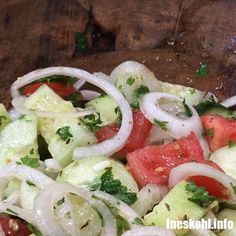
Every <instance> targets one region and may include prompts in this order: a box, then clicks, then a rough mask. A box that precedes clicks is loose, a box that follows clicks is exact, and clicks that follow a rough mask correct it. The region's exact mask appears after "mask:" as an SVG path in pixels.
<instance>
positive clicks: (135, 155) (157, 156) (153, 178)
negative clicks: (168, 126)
mask: <svg viewBox="0 0 236 236" xmlns="http://www.w3.org/2000/svg"><path fill="white" fill-rule="evenodd" d="M201 160H204V155H203V151H202V148H201V145H200V143H199V141H198V138H197V137H196V135H195V134H194V133H193V132H191V133H190V134H189V135H188V136H186V137H184V138H181V139H179V140H177V141H175V142H172V143H168V144H165V145H150V146H146V147H144V148H142V149H139V150H136V151H134V152H132V153H128V154H127V161H128V169H130V171H131V173H132V174H133V176H134V178H135V180H136V181H137V183H138V184H139V185H140V186H141V187H143V186H145V185H147V184H148V183H156V184H167V182H168V177H169V173H170V171H171V169H172V168H173V167H175V166H177V165H179V164H181V163H186V162H191V161H201Z"/></svg>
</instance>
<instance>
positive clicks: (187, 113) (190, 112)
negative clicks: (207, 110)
mask: <svg viewBox="0 0 236 236" xmlns="http://www.w3.org/2000/svg"><path fill="white" fill-rule="evenodd" d="M183 106H184V109H185V113H186V115H187V116H188V117H191V116H192V115H193V112H192V111H191V109H190V108H189V106H188V105H187V104H186V102H185V99H184V100H183Z"/></svg>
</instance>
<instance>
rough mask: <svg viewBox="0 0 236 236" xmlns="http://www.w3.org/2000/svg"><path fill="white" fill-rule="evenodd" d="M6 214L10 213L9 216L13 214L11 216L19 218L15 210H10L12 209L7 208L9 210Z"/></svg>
mask: <svg viewBox="0 0 236 236" xmlns="http://www.w3.org/2000/svg"><path fill="white" fill-rule="evenodd" d="M6 212H7V213H9V214H11V215H15V216H18V213H16V212H15V211H13V210H12V209H10V208H7V209H6Z"/></svg>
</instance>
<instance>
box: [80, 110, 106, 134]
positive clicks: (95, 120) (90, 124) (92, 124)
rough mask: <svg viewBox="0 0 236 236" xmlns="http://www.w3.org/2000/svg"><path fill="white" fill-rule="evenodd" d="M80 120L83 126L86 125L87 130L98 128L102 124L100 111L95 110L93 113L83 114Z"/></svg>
mask: <svg viewBox="0 0 236 236" xmlns="http://www.w3.org/2000/svg"><path fill="white" fill-rule="evenodd" d="M80 121H81V122H82V123H83V124H84V125H85V126H87V128H88V129H89V130H91V131H92V132H94V131H97V130H98V129H100V128H101V125H102V120H101V115H100V112H97V113H95V114H90V115H86V116H84V118H81V119H80Z"/></svg>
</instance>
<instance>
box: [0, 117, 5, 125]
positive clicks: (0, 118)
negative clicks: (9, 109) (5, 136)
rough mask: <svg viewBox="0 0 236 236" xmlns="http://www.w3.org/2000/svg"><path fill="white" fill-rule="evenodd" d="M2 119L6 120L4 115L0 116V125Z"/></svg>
mask: <svg viewBox="0 0 236 236" xmlns="http://www.w3.org/2000/svg"><path fill="white" fill-rule="evenodd" d="M3 120H7V117H6V116H0V125H2V122H3Z"/></svg>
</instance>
